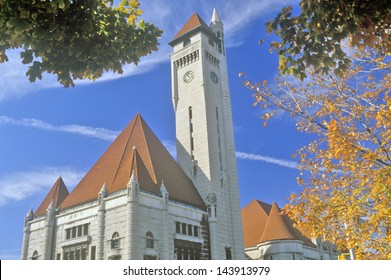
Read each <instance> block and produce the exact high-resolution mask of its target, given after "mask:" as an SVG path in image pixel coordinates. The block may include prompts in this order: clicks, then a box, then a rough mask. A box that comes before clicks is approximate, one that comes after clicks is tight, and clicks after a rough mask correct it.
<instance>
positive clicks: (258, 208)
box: [242, 200, 316, 247]
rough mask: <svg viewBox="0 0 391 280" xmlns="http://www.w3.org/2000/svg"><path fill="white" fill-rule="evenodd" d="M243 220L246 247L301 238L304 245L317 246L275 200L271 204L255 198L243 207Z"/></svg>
mask: <svg viewBox="0 0 391 280" xmlns="http://www.w3.org/2000/svg"><path fill="white" fill-rule="evenodd" d="M242 221H243V235H244V246H245V247H254V246H256V245H258V244H260V243H263V242H267V241H274V240H300V241H302V242H303V243H304V245H307V246H311V247H316V246H315V244H313V243H312V242H311V241H310V240H309V239H308V238H307V237H305V236H304V235H303V234H302V233H301V232H300V231H299V230H297V229H296V228H295V227H294V224H293V221H292V220H291V219H289V217H288V216H287V215H285V214H283V213H282V212H281V210H280V208H279V207H278V206H277V203H275V202H274V203H273V204H272V205H270V204H267V203H264V202H261V201H258V200H253V201H252V202H251V203H250V204H249V205H247V206H246V207H245V208H243V209H242Z"/></svg>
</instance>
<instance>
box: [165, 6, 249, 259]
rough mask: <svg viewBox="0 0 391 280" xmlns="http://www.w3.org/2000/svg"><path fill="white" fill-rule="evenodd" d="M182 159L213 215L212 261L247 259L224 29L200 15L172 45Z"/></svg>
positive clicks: (214, 19) (216, 19)
mask: <svg viewBox="0 0 391 280" xmlns="http://www.w3.org/2000/svg"><path fill="white" fill-rule="evenodd" d="M170 45H171V46H172V47H173V54H172V55H171V77H172V101H173V105H174V110H175V117H176V138H177V161H178V163H179V165H180V166H181V167H182V169H183V170H184V171H185V173H186V174H187V175H188V176H189V177H190V178H191V179H192V181H193V183H194V185H195V186H196V187H197V189H198V191H199V193H200V194H201V196H202V198H203V199H204V201H205V203H206V205H207V207H208V214H209V219H208V221H209V232H210V249H211V257H212V259H231V258H232V259H243V258H244V246H243V234H242V222H241V211H240V203H239V187H238V179H237V168H236V156H235V146H234V137H233V125H232V114H231V100H230V92H229V85H228V72H227V61H226V52H225V47H224V27H223V23H222V22H221V20H220V18H219V16H218V14H217V12H216V10H213V15H212V20H211V23H210V25H209V26H208V25H207V24H206V23H205V22H204V21H203V20H202V19H201V17H200V16H199V15H198V14H197V13H195V14H193V15H192V16H191V18H190V19H189V20H188V21H187V23H186V24H185V25H184V26H183V28H182V29H181V30H180V31H179V32H178V33H177V34H176V36H175V37H174V39H173V40H172V41H171V42H170Z"/></svg>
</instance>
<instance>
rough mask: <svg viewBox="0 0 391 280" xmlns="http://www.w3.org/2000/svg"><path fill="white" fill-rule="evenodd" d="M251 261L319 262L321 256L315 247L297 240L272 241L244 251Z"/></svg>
mask: <svg viewBox="0 0 391 280" xmlns="http://www.w3.org/2000/svg"><path fill="white" fill-rule="evenodd" d="M245 253H246V255H247V256H248V257H249V258H250V259H253V260H271V259H272V260H293V259H294V260H320V259H321V254H320V252H319V249H318V248H316V247H309V246H306V245H304V244H303V242H302V241H299V240H274V241H268V242H263V243H261V244H258V245H257V246H256V247H249V248H246V250H245Z"/></svg>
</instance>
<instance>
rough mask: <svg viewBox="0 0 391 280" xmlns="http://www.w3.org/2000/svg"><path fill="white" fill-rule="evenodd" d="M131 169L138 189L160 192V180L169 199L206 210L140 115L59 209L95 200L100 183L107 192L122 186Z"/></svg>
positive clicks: (193, 188)
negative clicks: (104, 185)
mask: <svg viewBox="0 0 391 280" xmlns="http://www.w3.org/2000/svg"><path fill="white" fill-rule="evenodd" d="M133 171H134V173H135V176H136V179H137V180H138V181H139V183H140V189H141V190H144V191H147V192H150V193H154V194H159V193H160V192H159V188H160V185H161V183H162V180H163V181H164V184H165V186H166V189H167V191H168V193H169V197H170V200H174V201H177V202H182V203H185V204H189V205H192V206H195V207H198V208H201V209H205V204H204V202H203V200H202V198H201V196H200V194H199V193H198V191H197V189H196V188H195V186H194V185H193V183H192V181H191V180H190V178H188V177H187V175H186V174H185V173H184V172H183V171H182V169H181V168H180V166H179V165H178V164H177V163H176V161H175V160H174V159H173V158H172V157H171V155H170V154H169V153H168V151H167V150H166V148H165V147H164V146H163V144H162V143H161V142H160V141H159V139H158V138H157V137H156V135H155V134H154V133H153V132H152V130H151V129H150V128H149V126H148V125H147V124H146V123H145V121H144V120H143V119H142V118H141V116H140V115H139V114H137V115H136V117H134V118H133V120H132V121H131V122H130V123H129V124H128V126H127V127H126V128H125V129H124V130H123V131H122V132H121V134H120V135H119V136H118V137H117V139H115V140H114V142H113V143H112V144H111V145H110V147H109V148H108V149H107V150H106V151H105V152H104V153H103V155H102V156H101V157H100V158H99V159H98V161H97V162H96V163H95V164H94V166H93V167H92V168H91V169H90V171H88V173H87V174H86V175H85V176H84V178H83V179H82V180H81V181H80V183H79V184H78V185H77V186H76V187H75V189H74V190H73V191H72V192H71V194H70V195H69V196H68V197H67V198H66V199H65V200H64V202H63V203H62V204H61V208H68V207H72V206H75V205H79V204H82V203H85V202H88V201H92V200H95V199H97V197H98V193H99V191H100V190H101V188H102V185H103V184H106V187H107V190H108V192H109V194H110V193H112V192H115V191H118V190H122V189H125V188H126V187H127V184H128V182H129V180H130V177H131V175H132V172H133Z"/></svg>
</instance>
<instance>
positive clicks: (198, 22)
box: [174, 13, 209, 40]
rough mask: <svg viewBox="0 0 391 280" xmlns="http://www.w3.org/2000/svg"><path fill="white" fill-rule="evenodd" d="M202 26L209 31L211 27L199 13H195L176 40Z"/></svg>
mask: <svg viewBox="0 0 391 280" xmlns="http://www.w3.org/2000/svg"><path fill="white" fill-rule="evenodd" d="M200 26H202V27H205V28H207V29H209V26H208V25H207V24H206V23H205V21H204V20H203V19H202V18H201V17H200V16H199V15H198V14H197V13H194V14H193V15H192V16H191V17H190V18H189V20H188V21H187V22H186V23H185V25H184V26H183V27H182V29H181V30H179V32H178V33H177V34H176V35H175V37H174V40H175V39H177V38H179V37H180V36H182V35H184V34H186V33H188V32H190V31H192V30H194V29H196V28H197V27H200Z"/></svg>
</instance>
